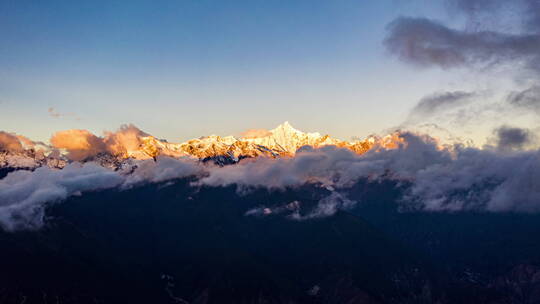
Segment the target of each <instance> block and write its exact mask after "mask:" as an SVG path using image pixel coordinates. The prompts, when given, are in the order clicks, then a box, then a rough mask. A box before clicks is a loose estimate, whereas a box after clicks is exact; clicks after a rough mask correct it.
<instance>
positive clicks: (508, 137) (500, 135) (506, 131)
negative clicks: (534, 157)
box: [494, 126, 534, 150]
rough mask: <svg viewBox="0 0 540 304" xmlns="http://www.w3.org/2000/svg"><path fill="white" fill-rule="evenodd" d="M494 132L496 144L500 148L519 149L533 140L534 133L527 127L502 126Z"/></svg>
mask: <svg viewBox="0 0 540 304" xmlns="http://www.w3.org/2000/svg"><path fill="white" fill-rule="evenodd" d="M494 133H495V143H496V146H497V147H498V148H499V149H502V150H521V149H523V148H526V147H527V146H529V145H531V144H532V143H533V140H534V135H533V134H532V133H531V131H529V130H528V129H522V128H515V127H509V126H502V127H499V128H497V129H495V131H494Z"/></svg>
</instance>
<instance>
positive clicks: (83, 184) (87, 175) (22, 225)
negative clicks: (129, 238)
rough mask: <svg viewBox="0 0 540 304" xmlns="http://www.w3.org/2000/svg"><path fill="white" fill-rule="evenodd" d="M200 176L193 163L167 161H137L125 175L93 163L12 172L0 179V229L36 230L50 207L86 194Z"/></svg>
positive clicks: (122, 172) (160, 159)
mask: <svg viewBox="0 0 540 304" xmlns="http://www.w3.org/2000/svg"><path fill="white" fill-rule="evenodd" d="M200 172H201V168H200V165H199V164H198V163H197V162H195V161H193V160H189V159H172V158H169V157H160V158H158V160H157V161H156V162H154V161H153V160H144V161H140V162H139V163H138V164H137V166H136V167H133V168H129V169H128V171H113V170H111V169H107V168H104V167H102V166H100V165H98V164H96V163H93V162H88V163H84V164H81V163H77V162H75V163H71V164H69V165H67V166H66V167H65V168H63V169H52V168H49V167H40V168H37V169H36V170H34V171H26V170H20V171H15V172H12V173H9V174H8V175H7V176H6V177H5V178H3V179H0V226H1V227H3V228H4V229H6V230H17V229H37V228H40V227H42V226H43V225H44V209H45V207H46V206H47V204H49V203H54V202H58V201H62V200H65V199H66V198H68V197H70V196H74V195H81V194H83V193H85V192H89V191H99V190H105V189H111V188H118V189H120V190H125V189H129V188H132V187H135V186H137V185H141V184H147V183H158V182H162V181H168V180H174V179H179V178H184V177H188V176H192V175H197V174H199V173H200Z"/></svg>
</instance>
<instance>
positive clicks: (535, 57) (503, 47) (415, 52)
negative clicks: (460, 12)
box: [384, 17, 540, 70]
mask: <svg viewBox="0 0 540 304" xmlns="http://www.w3.org/2000/svg"><path fill="white" fill-rule="evenodd" d="M388 28H389V31H390V32H389V35H388V36H387V37H386V39H385V41H384V43H385V46H386V47H387V49H388V50H389V51H390V52H391V53H392V54H394V55H396V56H397V57H398V58H400V59H401V60H403V61H406V62H409V63H412V64H415V65H419V66H438V67H441V68H445V69H446V68H454V67H463V66H473V65H477V64H482V65H489V64H494V63H500V62H507V61H511V60H516V59H519V60H523V61H527V63H528V65H529V67H531V68H533V69H535V70H536V68H538V66H536V63H537V62H538V61H539V56H540V53H539V50H540V36H539V35H537V34H521V35H512V34H505V33H500V32H494V31H473V32H470V31H465V30H456V29H452V28H449V27H447V26H445V25H443V24H441V23H439V22H436V21H433V20H430V19H426V18H408V17H401V18H398V19H396V20H395V21H393V22H392V23H391V24H390V25H389V27H388Z"/></svg>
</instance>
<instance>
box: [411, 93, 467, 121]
mask: <svg viewBox="0 0 540 304" xmlns="http://www.w3.org/2000/svg"><path fill="white" fill-rule="evenodd" d="M476 95H477V94H476V93H474V92H465V91H453V92H439V93H434V94H431V95H428V96H425V97H424V98H422V99H421V100H420V102H418V104H417V105H416V106H415V107H414V108H413V109H412V110H411V113H410V114H409V120H411V119H412V120H414V119H416V118H422V117H426V116H432V115H435V114H438V113H440V112H443V111H446V110H450V109H453V108H456V107H459V106H462V105H464V104H467V103H468V102H470V101H471V98H473V97H474V96H476Z"/></svg>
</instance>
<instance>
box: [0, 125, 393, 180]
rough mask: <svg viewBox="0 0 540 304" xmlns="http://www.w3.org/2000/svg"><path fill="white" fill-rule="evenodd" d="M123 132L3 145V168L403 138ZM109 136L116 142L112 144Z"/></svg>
mask: <svg viewBox="0 0 540 304" xmlns="http://www.w3.org/2000/svg"><path fill="white" fill-rule="evenodd" d="M133 129H135V130H133ZM70 131H71V130H70ZM73 131H77V132H73V133H75V134H79V133H83V134H85V133H84V132H82V131H83V130H73ZM66 132H69V131H66ZM120 132H126V134H120V135H122V136H117V135H114V134H113V133H110V134H108V135H107V136H112V139H111V138H109V137H105V138H104V139H100V138H98V137H96V136H94V135H91V136H93V137H94V138H92V139H91V140H88V139H85V138H83V141H84V140H86V145H84V146H83V147H82V148H81V147H77V148H76V149H75V148H72V147H71V146H70V145H69V144H68V145H66V146H63V147H62V148H60V149H59V148H58V147H55V146H47V145H44V144H40V145H39V149H38V148H37V146H36V148H34V147H33V146H31V145H28V144H27V145H26V146H25V148H24V149H19V150H17V151H10V150H9V149H2V146H0V168H5V167H9V168H17V169H34V168H37V167H40V166H49V167H52V168H62V167H64V166H65V165H66V164H67V163H69V162H71V161H81V162H88V161H95V162H97V163H99V164H100V165H102V166H104V167H111V168H115V169H117V168H118V167H119V166H121V165H122V163H123V162H125V161H130V160H145V159H152V158H153V159H156V158H157V157H158V156H160V155H163V156H169V157H174V158H181V157H189V158H196V159H199V160H203V161H208V160H210V161H213V162H215V163H217V164H218V165H225V164H230V163H236V162H238V161H239V160H241V159H243V158H255V157H270V158H276V157H292V156H294V155H295V153H296V151H297V150H298V149H300V148H301V147H304V146H310V147H313V148H321V147H323V146H337V147H340V148H347V149H349V150H351V151H353V152H355V153H357V154H363V153H365V152H367V151H369V150H370V149H372V148H374V147H376V146H379V147H383V148H395V147H397V145H398V143H399V142H401V141H402V139H401V138H400V137H399V134H397V133H395V134H390V135H387V136H385V137H378V136H369V137H367V138H365V139H363V140H355V141H343V140H339V139H335V138H333V137H331V136H330V135H321V134H320V133H318V132H313V133H306V132H302V131H300V130H298V129H295V128H294V127H293V126H292V125H291V124H290V123H289V122H288V121H286V122H284V123H282V124H280V125H279V126H277V127H276V128H274V129H271V130H268V131H266V130H265V132H264V134H262V135H259V136H249V137H244V136H241V137H234V136H224V137H222V136H218V135H209V136H203V137H199V138H194V139H190V140H187V141H185V142H180V143H170V142H167V141H166V140H162V139H158V138H157V137H154V136H152V135H150V134H147V133H144V132H142V131H141V130H139V129H137V128H136V127H134V126H127V127H125V128H124V129H121V130H120V131H118V133H120ZM127 132H130V133H127ZM87 133H88V134H91V133H89V132H87ZM115 136H116V137H115ZM127 137H129V143H127V142H126V141H127V140H128V139H125V138H127ZM70 140H71V142H78V141H80V138H70ZM100 140H103V142H101V141H100ZM53 141H54V138H53ZM95 141H98V142H99V143H100V144H102V143H103V146H106V148H103V147H99V149H98V148H96V147H94V146H92V145H95V144H94V142H95ZM109 141H111V142H113V143H112V144H110V143H109ZM94 150H95V151H94ZM74 151H75V152H77V153H79V154H80V153H81V152H85V153H84V154H85V155H87V156H86V157H84V158H83V159H73V158H70V153H71V152H74Z"/></svg>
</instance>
